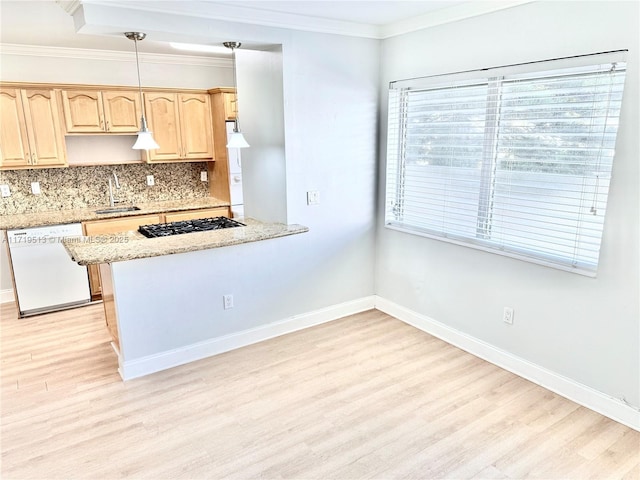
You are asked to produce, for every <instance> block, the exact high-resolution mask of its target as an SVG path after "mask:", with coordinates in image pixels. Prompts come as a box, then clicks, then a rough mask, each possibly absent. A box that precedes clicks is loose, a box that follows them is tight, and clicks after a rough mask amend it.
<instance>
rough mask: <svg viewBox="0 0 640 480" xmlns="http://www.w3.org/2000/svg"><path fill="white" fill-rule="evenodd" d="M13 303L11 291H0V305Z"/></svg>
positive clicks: (8, 289)
mask: <svg viewBox="0 0 640 480" xmlns="http://www.w3.org/2000/svg"><path fill="white" fill-rule="evenodd" d="M14 301H15V297H14V296H13V290H12V289H10V288H7V289H6V290H0V303H11V302H14Z"/></svg>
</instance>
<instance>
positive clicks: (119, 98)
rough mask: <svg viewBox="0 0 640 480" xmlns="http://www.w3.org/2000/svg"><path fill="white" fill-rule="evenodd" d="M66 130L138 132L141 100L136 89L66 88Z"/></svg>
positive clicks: (71, 131)
mask: <svg viewBox="0 0 640 480" xmlns="http://www.w3.org/2000/svg"><path fill="white" fill-rule="evenodd" d="M61 94H62V107H63V112H64V122H65V127H66V131H67V133H69V134H74V133H129V134H130V133H136V132H137V131H138V130H139V129H140V125H139V123H140V122H139V121H140V100H139V97H138V92H135V91H125V90H121V91H115V90H114V91H108V90H107V91H104V90H103V91H99V90H63V91H62V92H61Z"/></svg>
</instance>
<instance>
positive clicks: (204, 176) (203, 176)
mask: <svg viewBox="0 0 640 480" xmlns="http://www.w3.org/2000/svg"><path fill="white" fill-rule="evenodd" d="M200 180H201V181H203V182H206V181H207V171H206V170H203V171H201V172H200Z"/></svg>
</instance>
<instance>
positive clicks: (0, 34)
mask: <svg viewBox="0 0 640 480" xmlns="http://www.w3.org/2000/svg"><path fill="white" fill-rule="evenodd" d="M527 1H530V0H527ZM527 1H525V0H495V1H477V0H475V1H474V0H467V1H457V0H410V1H407V0H404V1H387V0H357V1H353V0H345V1H336V0H324V1H318V0H308V1H307V0H289V1H269V0H264V1H255V0H253V1H245V0H236V1H213V0H182V1H175V0H57V1H56V0H0V43H1V44H12V45H29V46H47V47H58V48H82V49H97V50H114V51H127V52H130V51H131V42H130V40H127V39H126V38H125V37H124V36H122V37H120V36H117V35H114V34H110V35H105V34H102V35H100V34H86V33H85V34H78V33H77V32H76V27H75V24H74V18H73V17H72V15H71V13H73V12H75V11H76V10H77V9H78V8H85V7H86V6H90V5H100V4H103V5H109V6H114V5H119V6H121V7H124V8H134V9H137V10H144V11H148V12H161V13H169V14H175V15H187V16H192V17H193V16H196V17H199V18H208V19H217V20H228V21H233V22H241V23H247V24H255V25H266V26H276V27H284V28H292V29H298V30H309V31H316V32H327V33H340V34H343V35H353V36H361V37H369V38H386V37H389V36H393V35H397V34H399V33H404V32H406V31H412V30H416V29H418V28H424V27H426V26H433V25H438V24H442V23H448V22H451V21H456V20H460V19H461V18H467V17H470V16H475V15H479V14H483V13H487V12H488V11H494V10H496V9H502V8H508V7H510V6H515V5H517V4H522V3H527ZM186 34H188V32H186ZM246 46H248V45H246ZM141 51H144V52H148V53H159V54H179V55H185V52H178V51H176V50H173V49H172V48H171V47H170V46H169V45H168V43H167V42H162V41H154V40H152V39H151V38H148V39H147V40H146V41H145V42H144V45H143V46H141ZM193 55H194V56H202V55H208V56H223V55H221V54H203V53H193Z"/></svg>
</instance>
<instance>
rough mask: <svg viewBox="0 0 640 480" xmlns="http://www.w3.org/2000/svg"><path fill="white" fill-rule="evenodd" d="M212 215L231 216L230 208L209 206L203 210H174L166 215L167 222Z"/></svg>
mask: <svg viewBox="0 0 640 480" xmlns="http://www.w3.org/2000/svg"><path fill="white" fill-rule="evenodd" d="M210 217H227V218H230V216H229V209H228V208H227V207H220V208H207V209H203V210H189V211H187V212H173V213H167V214H165V216H164V219H165V222H167V223H169V222H181V221H183V220H194V219H196V218H210Z"/></svg>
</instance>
